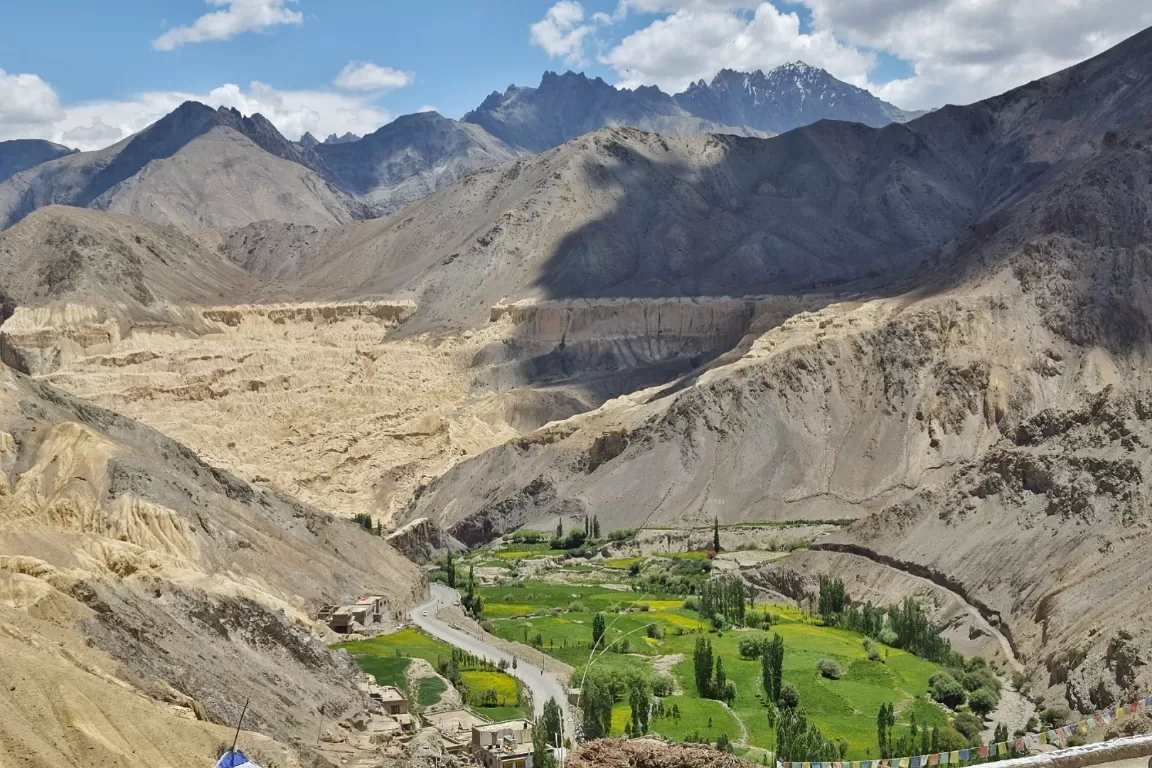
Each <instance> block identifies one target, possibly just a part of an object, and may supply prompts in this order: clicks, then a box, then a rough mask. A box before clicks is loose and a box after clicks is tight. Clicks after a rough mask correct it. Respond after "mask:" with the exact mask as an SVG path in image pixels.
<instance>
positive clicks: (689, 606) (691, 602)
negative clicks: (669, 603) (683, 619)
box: [684, 595, 700, 611]
mask: <svg viewBox="0 0 1152 768" xmlns="http://www.w3.org/2000/svg"><path fill="white" fill-rule="evenodd" d="M684 610H686V611H699V610H700V600H699V599H698V598H697V597H696V596H695V595H693V596H692V597H689V598H688V599H687V600H685V601H684Z"/></svg>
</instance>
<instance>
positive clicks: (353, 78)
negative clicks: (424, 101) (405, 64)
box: [332, 61, 415, 91]
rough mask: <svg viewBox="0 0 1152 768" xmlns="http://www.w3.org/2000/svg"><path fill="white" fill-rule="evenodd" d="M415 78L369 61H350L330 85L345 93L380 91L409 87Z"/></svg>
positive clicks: (408, 73) (409, 74)
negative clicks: (341, 89)
mask: <svg viewBox="0 0 1152 768" xmlns="http://www.w3.org/2000/svg"><path fill="white" fill-rule="evenodd" d="M414 79H415V76H414V75H413V74H412V73H411V72H401V71H400V70H398V69H392V67H381V66H380V65H379V64H374V63H372V62H371V61H350V62H348V63H347V64H346V65H344V69H342V70H340V74H338V75H336V79H335V80H333V81H332V84H333V85H335V86H336V87H337V88H343V89H344V90H346V91H382V90H387V89H392V88H404V87H405V86H408V85H411V84H412V81H413V80H414Z"/></svg>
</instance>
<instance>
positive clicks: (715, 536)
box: [712, 517, 720, 552]
mask: <svg viewBox="0 0 1152 768" xmlns="http://www.w3.org/2000/svg"><path fill="white" fill-rule="evenodd" d="M712 551H713V552H719V551H720V518H719V517H714V518H712Z"/></svg>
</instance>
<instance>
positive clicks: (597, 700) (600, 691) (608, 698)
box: [582, 677, 614, 740]
mask: <svg viewBox="0 0 1152 768" xmlns="http://www.w3.org/2000/svg"><path fill="white" fill-rule="evenodd" d="M582 695H583V697H584V738H585V739H589V740H591V739H603V738H607V737H608V735H609V733H610V732H611V730H612V704H613V701H614V699H613V696H612V688H611V686H610V685H608V683H607V682H604V681H601V680H599V679H597V678H594V677H590V678H588V680H586V681H585V682H584V690H583V694H582Z"/></svg>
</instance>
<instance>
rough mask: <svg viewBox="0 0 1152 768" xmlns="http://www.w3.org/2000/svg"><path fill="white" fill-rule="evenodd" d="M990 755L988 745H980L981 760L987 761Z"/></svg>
mask: <svg viewBox="0 0 1152 768" xmlns="http://www.w3.org/2000/svg"><path fill="white" fill-rule="evenodd" d="M988 754H989V753H988V745H987V744H981V745H980V758H981V759H983V760H987V759H988Z"/></svg>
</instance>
